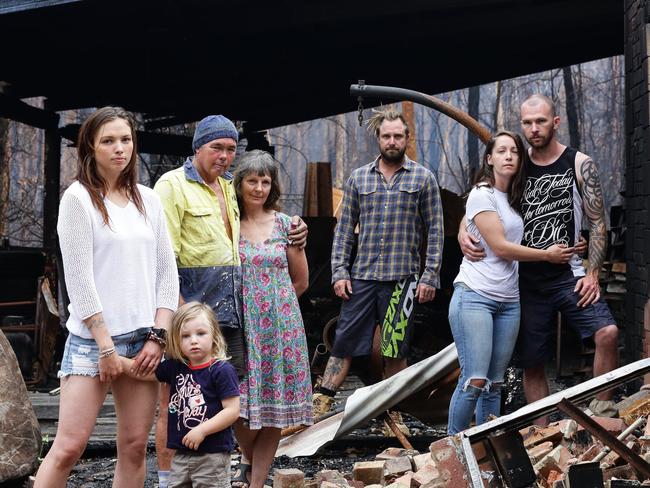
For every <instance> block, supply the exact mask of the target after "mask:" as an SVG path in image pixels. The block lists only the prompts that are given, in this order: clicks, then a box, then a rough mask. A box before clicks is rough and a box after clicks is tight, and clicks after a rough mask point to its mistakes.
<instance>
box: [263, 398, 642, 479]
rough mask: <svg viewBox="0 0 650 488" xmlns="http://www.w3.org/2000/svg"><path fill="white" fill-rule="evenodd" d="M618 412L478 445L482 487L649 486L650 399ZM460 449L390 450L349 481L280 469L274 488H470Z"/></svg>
mask: <svg viewBox="0 0 650 488" xmlns="http://www.w3.org/2000/svg"><path fill="white" fill-rule="evenodd" d="M616 407H617V408H618V410H619V417H620V418H607V417H597V416H592V417H589V419H590V420H585V419H584V418H583V417H581V416H580V415H575V419H574V418H567V419H564V420H560V421H557V422H552V423H551V424H549V425H548V426H546V427H539V426H535V425H531V426H528V427H525V428H522V429H520V430H513V431H509V432H495V433H494V435H492V436H490V437H488V438H486V439H483V440H481V441H478V442H475V443H472V445H471V452H472V455H473V457H474V459H475V461H476V463H477V465H478V469H479V471H480V479H481V480H482V485H483V486H485V487H488V488H492V487H494V488H496V487H504V486H505V487H513V488H517V487H522V488H523V487H528V486H534V487H540V488H576V487H589V488H592V487H604V488H619V487H632V486H650V464H649V462H650V427H649V426H648V422H647V420H648V415H650V391H649V390H641V391H639V392H638V393H636V394H634V395H632V396H630V397H628V398H625V399H624V400H622V401H621V402H619V403H618V404H617V405H616ZM560 409H561V410H563V411H565V413H567V412H571V411H570V409H566V410H565V409H564V408H560ZM582 415H584V416H585V417H587V416H586V415H585V414H582ZM569 416H570V417H574V414H572V413H569ZM461 443H462V440H461V436H460V435H459V436H450V437H445V438H443V439H440V440H438V441H436V442H434V443H432V444H431V446H430V449H429V452H427V453H420V452H418V451H416V450H413V449H398V448H394V447H391V448H388V449H386V450H385V451H383V452H382V453H381V454H379V455H378V456H377V457H376V458H375V460H374V461H363V462H357V463H356V464H355V465H354V468H353V470H352V472H350V473H341V472H339V471H336V470H323V471H319V472H318V473H316V475H315V476H314V477H313V478H306V477H305V475H304V474H303V473H302V471H300V470H298V469H276V470H275V473H274V477H273V488H348V487H354V488H364V487H365V488H460V487H472V486H475V484H473V483H472V477H471V476H470V470H471V469H472V468H471V465H472V463H468V462H467V461H468V460H467V454H466V452H467V451H464V450H463V448H462V446H461ZM621 446H623V447H621ZM644 480H648V481H644ZM477 488H478V487H477Z"/></svg>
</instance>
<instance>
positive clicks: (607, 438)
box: [557, 398, 650, 479]
mask: <svg viewBox="0 0 650 488" xmlns="http://www.w3.org/2000/svg"><path fill="white" fill-rule="evenodd" d="M557 408H558V410H560V411H562V412H564V413H565V414H567V415H568V416H569V417H571V418H572V419H573V420H575V421H576V422H578V423H579V424H580V425H582V426H583V427H584V428H585V430H587V431H588V432H589V433H590V434H591V435H593V436H594V437H597V438H598V439H599V440H600V441H601V442H602V443H603V444H605V445H606V446H607V447H609V448H610V449H611V450H612V451H614V452H615V453H616V454H618V455H619V456H621V457H622V458H623V459H625V460H626V461H627V462H628V463H629V464H631V465H632V467H633V468H634V469H636V470H637V471H638V472H639V473H641V474H642V475H643V476H644V477H645V479H648V478H650V464H648V463H647V462H645V461H644V460H643V459H641V457H640V456H639V455H638V454H636V453H634V451H632V449H630V448H629V447H627V446H626V445H625V444H623V442H622V441H619V440H618V439H617V438H616V437H614V436H613V435H612V434H610V433H609V432H607V431H606V430H605V429H603V428H602V427H601V426H600V425H598V423H597V422H596V421H595V420H593V419H592V418H591V417H589V415H587V414H586V413H584V412H583V411H582V410H580V409H579V408H578V407H576V406H575V405H574V404H573V403H571V402H570V401H569V400H567V399H566V398H565V399H564V400H562V401H561V402H560V403H558V404H557Z"/></svg>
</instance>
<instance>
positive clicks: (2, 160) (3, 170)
mask: <svg viewBox="0 0 650 488" xmlns="http://www.w3.org/2000/svg"><path fill="white" fill-rule="evenodd" d="M8 139H9V120H7V119H3V118H0V238H4V237H5V236H6V231H7V229H6V225H7V207H8V206H9V181H10V179H11V171H10V166H9V151H8V143H9V141H8Z"/></svg>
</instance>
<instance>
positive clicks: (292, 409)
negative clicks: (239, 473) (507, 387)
mask: <svg viewBox="0 0 650 488" xmlns="http://www.w3.org/2000/svg"><path fill="white" fill-rule="evenodd" d="M234 184H235V188H236V191H237V198H238V201H239V208H240V211H241V238H240V241H239V253H240V256H241V262H242V272H243V286H242V295H243V307H244V334H245V338H246V344H247V353H248V358H247V373H246V376H245V377H244V378H243V380H242V382H241V384H240V388H239V390H240V403H241V412H240V417H241V418H240V420H239V421H238V422H237V424H235V431H236V437H237V440H238V442H239V443H240V447H241V449H242V453H243V455H244V457H245V458H246V459H248V460H249V461H250V463H251V478H250V487H251V488H262V486H263V485H264V483H265V481H266V478H267V476H268V472H269V468H270V466H271V463H272V462H273V458H274V456H275V451H276V449H277V446H278V443H279V441H280V431H281V429H282V428H284V427H289V426H292V425H300V424H306V425H309V424H311V423H312V407H311V403H312V391H311V377H310V373H309V362H308V357H307V340H306V338H305V331H304V326H303V322H302V317H301V315H300V308H299V307H298V296H300V295H301V294H302V293H303V292H304V291H305V290H306V289H307V285H308V282H309V271H308V269H307V258H306V257H305V252H304V250H302V249H298V248H297V247H295V246H289V245H288V244H289V239H288V238H287V233H288V231H289V229H290V226H291V221H290V218H289V217H288V216H287V215H285V214H282V213H280V212H277V209H278V205H277V202H278V199H279V198H280V189H279V185H278V180H277V168H276V166H275V163H274V160H273V157H272V156H271V155H270V154H268V153H266V152H264V151H258V150H256V151H250V152H246V153H244V155H243V156H242V157H241V158H240V159H239V160H238V162H237V171H236V172H235V179H234Z"/></svg>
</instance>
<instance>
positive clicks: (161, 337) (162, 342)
mask: <svg viewBox="0 0 650 488" xmlns="http://www.w3.org/2000/svg"><path fill="white" fill-rule="evenodd" d="M165 333H166V331H165V329H151V330H150V331H149V333H148V334H147V340H148V341H153V342H155V343H156V344H158V345H159V346H160V347H162V348H163V349H165V348H166V347H167V339H166V338H165V335H166V334H165Z"/></svg>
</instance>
